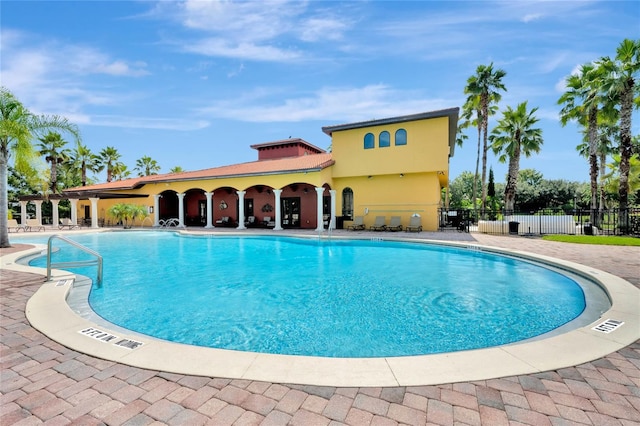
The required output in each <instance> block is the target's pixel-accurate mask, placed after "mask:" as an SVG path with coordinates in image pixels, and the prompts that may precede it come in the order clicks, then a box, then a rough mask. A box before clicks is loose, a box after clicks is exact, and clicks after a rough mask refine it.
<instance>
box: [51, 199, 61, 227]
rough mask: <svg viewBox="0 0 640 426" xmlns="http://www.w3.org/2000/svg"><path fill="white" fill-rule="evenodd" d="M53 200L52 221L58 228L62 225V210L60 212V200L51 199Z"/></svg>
mask: <svg viewBox="0 0 640 426" xmlns="http://www.w3.org/2000/svg"><path fill="white" fill-rule="evenodd" d="M50 201H51V216H52V219H51V222H53V223H52V224H53V227H54V228H57V227H58V225H60V212H58V204H59V203H60V200H50Z"/></svg>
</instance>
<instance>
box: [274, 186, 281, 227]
mask: <svg viewBox="0 0 640 426" xmlns="http://www.w3.org/2000/svg"><path fill="white" fill-rule="evenodd" d="M280 194H282V189H274V190H273V195H274V196H275V201H274V203H275V206H274V207H275V209H276V219H275V221H276V226H274V228H273V230H274V231H282V212H281V208H280Z"/></svg>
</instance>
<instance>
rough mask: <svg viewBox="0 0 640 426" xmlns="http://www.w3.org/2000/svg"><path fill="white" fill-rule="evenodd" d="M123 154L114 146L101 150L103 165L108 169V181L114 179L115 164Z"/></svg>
mask: <svg viewBox="0 0 640 426" xmlns="http://www.w3.org/2000/svg"><path fill="white" fill-rule="evenodd" d="M121 156H122V155H121V154H120V153H119V152H118V150H117V149H115V148H114V147H112V146H108V147H106V148H104V149H103V150H102V151H100V159H101V161H102V166H103V167H104V168H106V169H107V182H111V181H112V180H113V170H114V166H115V165H116V163H117V162H118V160H119V159H120V157H121Z"/></svg>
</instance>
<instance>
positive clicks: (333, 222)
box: [329, 189, 336, 229]
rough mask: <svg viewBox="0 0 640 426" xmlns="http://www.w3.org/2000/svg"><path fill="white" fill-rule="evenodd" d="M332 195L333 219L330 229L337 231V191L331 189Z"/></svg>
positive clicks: (330, 222)
mask: <svg viewBox="0 0 640 426" xmlns="http://www.w3.org/2000/svg"><path fill="white" fill-rule="evenodd" d="M329 194H331V219H329V229H336V190H335V189H330V190H329Z"/></svg>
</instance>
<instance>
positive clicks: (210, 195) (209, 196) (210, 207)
mask: <svg viewBox="0 0 640 426" xmlns="http://www.w3.org/2000/svg"><path fill="white" fill-rule="evenodd" d="M204 196H205V197H207V226H205V228H215V226H213V191H211V192H205V193H204Z"/></svg>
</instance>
